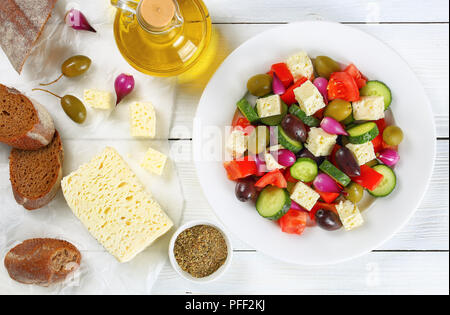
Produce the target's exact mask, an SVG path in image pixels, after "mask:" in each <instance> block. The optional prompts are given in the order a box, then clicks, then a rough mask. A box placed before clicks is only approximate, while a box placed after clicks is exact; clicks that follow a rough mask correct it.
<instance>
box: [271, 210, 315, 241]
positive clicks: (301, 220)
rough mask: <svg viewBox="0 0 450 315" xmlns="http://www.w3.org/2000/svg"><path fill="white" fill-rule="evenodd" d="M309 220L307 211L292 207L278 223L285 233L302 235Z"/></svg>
mask: <svg viewBox="0 0 450 315" xmlns="http://www.w3.org/2000/svg"><path fill="white" fill-rule="evenodd" d="M307 220H308V214H307V213H306V212H304V211H297V210H293V209H290V210H289V211H288V212H287V213H286V214H285V215H284V216H282V217H281V219H280V220H278V224H280V227H281V230H282V231H283V232H284V233H288V234H297V235H301V234H302V233H303V231H304V230H305V228H306V222H307Z"/></svg>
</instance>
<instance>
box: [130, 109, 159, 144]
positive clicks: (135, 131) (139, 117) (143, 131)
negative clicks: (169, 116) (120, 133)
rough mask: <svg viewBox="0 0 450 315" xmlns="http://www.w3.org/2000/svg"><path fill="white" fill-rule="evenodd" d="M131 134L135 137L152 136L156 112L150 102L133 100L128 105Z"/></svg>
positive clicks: (154, 132)
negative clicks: (133, 101)
mask: <svg viewBox="0 0 450 315" xmlns="http://www.w3.org/2000/svg"><path fill="white" fill-rule="evenodd" d="M130 120H131V121H130V125H131V135H132V136H133V137H137V138H154V137H155V135H156V113H155V108H154V107H153V104H152V103H149V102H135V103H132V104H131V105H130Z"/></svg>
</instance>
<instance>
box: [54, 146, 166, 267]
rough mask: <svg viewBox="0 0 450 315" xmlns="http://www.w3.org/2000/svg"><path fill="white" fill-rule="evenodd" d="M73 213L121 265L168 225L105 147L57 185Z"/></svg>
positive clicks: (115, 155) (120, 161)
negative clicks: (59, 185)
mask: <svg viewBox="0 0 450 315" xmlns="http://www.w3.org/2000/svg"><path fill="white" fill-rule="evenodd" d="M61 187H62V191H63V193H64V197H65V198H66V201H67V204H68V205H69V207H70V208H71V209H72V211H73V213H74V214H75V215H76V216H77V217H78V219H80V221H81V222H82V223H83V225H84V226H85V227H86V228H87V229H88V231H89V232H90V233H91V234H92V236H94V237H95V238H96V239H97V240H98V241H99V242H100V243H101V244H102V245H103V247H105V249H106V250H107V251H108V252H109V253H110V254H112V255H113V256H115V257H116V258H117V260H119V262H127V261H130V260H131V259H133V258H134V257H135V256H136V255H137V254H139V253H140V252H141V251H143V250H144V249H145V248H147V247H148V246H149V245H150V244H151V243H153V242H154V241H155V240H156V239H157V238H159V237H160V236H162V235H164V234H165V233H166V232H167V231H169V230H170V228H171V227H172V226H173V223H172V221H171V220H170V218H169V217H168V216H167V215H166V214H165V213H164V211H163V210H162V209H161V206H160V205H159V204H158V203H157V202H156V201H155V200H154V199H153V198H152V196H151V194H149V193H148V192H147V191H146V190H145V188H144V186H143V185H142V184H141V183H140V182H139V180H138V179H137V177H136V175H135V174H134V173H133V172H132V171H131V169H130V167H129V166H128V165H127V163H126V162H125V161H124V160H123V159H122V157H121V156H120V155H119V154H118V153H117V151H116V150H115V149H113V148H110V147H108V148H106V149H105V150H104V151H103V152H102V153H100V154H99V155H97V156H95V157H94V158H93V159H92V160H91V161H90V162H89V163H86V164H83V165H81V166H80V168H79V169H78V170H77V171H75V172H73V173H71V174H70V175H68V176H66V177H65V178H64V179H63V180H62V183H61Z"/></svg>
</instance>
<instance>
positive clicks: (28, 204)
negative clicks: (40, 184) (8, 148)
mask: <svg viewBox="0 0 450 315" xmlns="http://www.w3.org/2000/svg"><path fill="white" fill-rule="evenodd" d="M55 137H59V134H58V132H56V134H55ZM63 161H64V149H63V146H62V142H61V147H60V151H59V155H58V163H59V173H58V177H57V178H56V180H55V182H54V183H53V185H52V188H51V190H50V191H48V192H47V193H46V194H44V195H42V196H39V197H38V198H35V199H28V198H26V197H25V196H23V195H22V194H21V193H20V192H19V191H18V190H17V188H16V187H15V186H14V184H13V183H12V181H11V188H12V191H13V195H14V199H16V202H17V203H18V204H19V205H22V206H23V207H24V208H25V209H27V210H30V211H32V210H37V209H40V208H42V207H44V206H46V205H47V204H48V203H50V201H52V200H53V198H55V196H56V194H57V193H58V191H59V188H60V187H61V179H62V168H63ZM15 162H16V161H14V159H13V158H12V156H11V157H10V161H9V163H10V178H13V174H12V173H11V170H12V167H11V165H12V163H15Z"/></svg>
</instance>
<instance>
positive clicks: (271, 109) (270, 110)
mask: <svg viewBox="0 0 450 315" xmlns="http://www.w3.org/2000/svg"><path fill="white" fill-rule="evenodd" d="M281 107H282V105H281V98H280V96H279V95H271V96H267V97H264V98H259V99H257V100H256V110H257V111H258V115H259V118H264V117H271V116H277V115H281V109H282V108H281Z"/></svg>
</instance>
